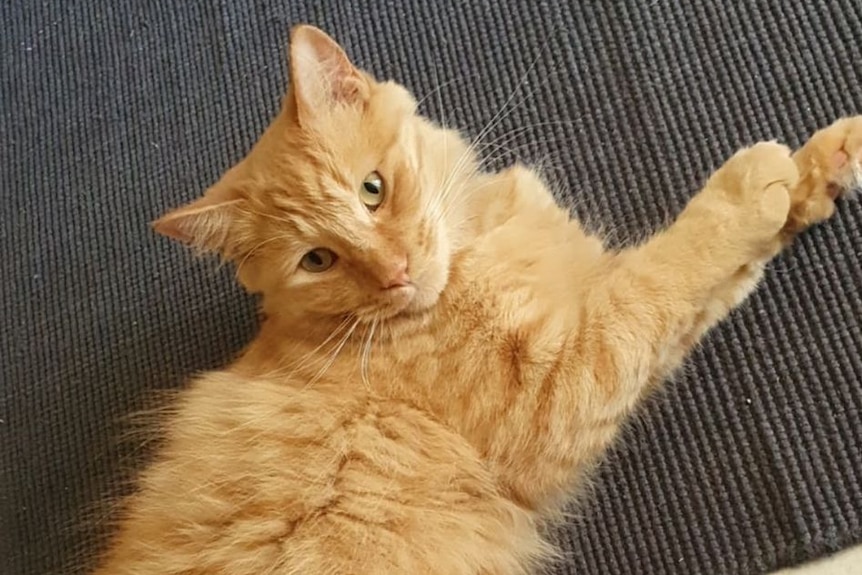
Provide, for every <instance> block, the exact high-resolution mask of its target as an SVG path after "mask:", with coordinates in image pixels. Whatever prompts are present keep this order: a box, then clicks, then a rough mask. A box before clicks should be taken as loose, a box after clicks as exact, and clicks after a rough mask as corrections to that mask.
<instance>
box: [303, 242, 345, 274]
mask: <svg viewBox="0 0 862 575" xmlns="http://www.w3.org/2000/svg"><path fill="white" fill-rule="evenodd" d="M335 260H336V255H335V254H334V253H332V251H331V250H328V249H326V248H317V249H313V250H311V251H310V252H308V253H307V254H305V255H304V256H302V261H300V265H301V266H302V268H303V269H304V270H306V271H310V272H314V273H317V272H323V271H326V270H328V269H329V268H331V267H332V264H334V263H335Z"/></svg>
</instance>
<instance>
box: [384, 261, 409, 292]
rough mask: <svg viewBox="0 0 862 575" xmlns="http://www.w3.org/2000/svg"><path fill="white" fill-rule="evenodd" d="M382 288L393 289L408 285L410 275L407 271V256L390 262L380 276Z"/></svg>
mask: <svg viewBox="0 0 862 575" xmlns="http://www.w3.org/2000/svg"><path fill="white" fill-rule="evenodd" d="M381 280H382V281H381V283H382V284H383V289H394V288H399V287H404V286H407V285H410V275H409V274H408V273H407V258H406V257H402V258H398V259H397V260H395V261H393V262H391V263H390V264H389V265H388V266H387V267H386V268H385V271H384V273H383V274H382V277H381Z"/></svg>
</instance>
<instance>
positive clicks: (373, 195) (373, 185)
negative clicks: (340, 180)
mask: <svg viewBox="0 0 862 575" xmlns="http://www.w3.org/2000/svg"><path fill="white" fill-rule="evenodd" d="M385 197H386V190H385V189H384V188H383V178H381V177H380V174H378V173H377V172H371V173H370V174H368V175H367V176H366V177H365V179H364V180H363V181H362V186H361V187H360V188H359V199H360V200H362V203H363V204H365V207H366V208H368V209H369V210H371V211H372V212H373V211H374V210H376V209H377V208H378V207H380V204H382V203H383V198H385Z"/></svg>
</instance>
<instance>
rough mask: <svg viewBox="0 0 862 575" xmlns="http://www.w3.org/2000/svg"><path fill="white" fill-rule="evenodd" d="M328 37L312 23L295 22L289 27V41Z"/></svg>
mask: <svg viewBox="0 0 862 575" xmlns="http://www.w3.org/2000/svg"><path fill="white" fill-rule="evenodd" d="M303 37H304V38H306V39H310V38H329V35H328V34H327V33H326V32H324V31H323V30H321V29H320V28H318V27H317V26H314V25H312V24H297V25H295V26H294V27H293V28H291V29H290V41H291V43H292V42H295V41H296V40H297V39H302V38H303Z"/></svg>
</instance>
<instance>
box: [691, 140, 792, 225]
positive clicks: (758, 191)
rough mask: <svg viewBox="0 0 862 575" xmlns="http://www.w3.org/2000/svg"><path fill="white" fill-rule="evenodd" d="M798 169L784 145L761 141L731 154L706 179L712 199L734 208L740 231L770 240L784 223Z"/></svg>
mask: <svg viewBox="0 0 862 575" xmlns="http://www.w3.org/2000/svg"><path fill="white" fill-rule="evenodd" d="M798 180H799V172H798V170H797V167H796V163H795V162H794V161H793V159H792V158H791V155H790V149H789V148H788V147H787V146H783V145H781V144H778V143H775V142H761V143H759V144H755V145H754V146H751V147H750V148H744V149H742V150H739V151H738V152H736V154H734V155H733V156H732V157H731V158H730V159H729V160H727V162H725V164H724V165H723V166H722V167H721V168H719V169H718V170H717V171H716V172H715V173H714V174H713V175H712V177H711V178H710V179H709V182H708V183H707V187H706V189H705V192H706V195H707V197H708V198H709V199H711V200H717V201H719V202H721V203H724V204H725V205H728V206H730V207H731V208H733V212H734V218H733V219H734V221H735V223H736V224H737V225H738V228H739V230H738V231H739V233H740V234H742V235H743V236H746V237H750V238H751V239H752V241H758V240H763V241H767V242H769V241H771V240H773V239H774V238H775V237H776V236H777V234H778V232H779V231H780V230H781V228H782V227H783V226H784V225H785V223H786V222H787V217H788V213H789V211H790V205H791V202H790V191H791V190H792V189H794V188H795V187H796V186H797V182H798Z"/></svg>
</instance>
